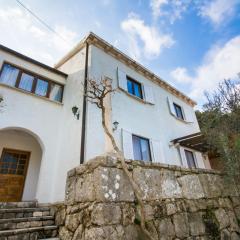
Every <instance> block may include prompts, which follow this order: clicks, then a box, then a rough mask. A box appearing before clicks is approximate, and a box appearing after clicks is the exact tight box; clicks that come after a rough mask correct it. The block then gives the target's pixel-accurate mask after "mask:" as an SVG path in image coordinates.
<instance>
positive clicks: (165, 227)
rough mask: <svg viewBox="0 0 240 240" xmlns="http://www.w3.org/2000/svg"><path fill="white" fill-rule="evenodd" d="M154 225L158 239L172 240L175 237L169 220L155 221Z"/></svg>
mask: <svg viewBox="0 0 240 240" xmlns="http://www.w3.org/2000/svg"><path fill="white" fill-rule="evenodd" d="M156 225H157V230H158V234H159V236H160V239H172V238H173V237H174V236H175V229H174V225H173V224H172V221H171V219H170V218H165V219H162V220H160V221H156Z"/></svg>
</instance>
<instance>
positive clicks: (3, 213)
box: [0, 202, 58, 240]
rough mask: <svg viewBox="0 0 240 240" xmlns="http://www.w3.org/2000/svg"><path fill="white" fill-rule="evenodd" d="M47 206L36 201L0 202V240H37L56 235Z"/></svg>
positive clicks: (55, 228)
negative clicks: (42, 205) (39, 204)
mask: <svg viewBox="0 0 240 240" xmlns="http://www.w3.org/2000/svg"><path fill="white" fill-rule="evenodd" d="M57 230H58V228H57V226H55V222H54V216H53V215H52V214H51V211H50V208H49V207H41V206H38V204H37V202H16V203H14V202H11V203H0V240H37V239H47V238H54V237H56V236H57Z"/></svg>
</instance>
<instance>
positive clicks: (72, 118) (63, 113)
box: [0, 33, 210, 203]
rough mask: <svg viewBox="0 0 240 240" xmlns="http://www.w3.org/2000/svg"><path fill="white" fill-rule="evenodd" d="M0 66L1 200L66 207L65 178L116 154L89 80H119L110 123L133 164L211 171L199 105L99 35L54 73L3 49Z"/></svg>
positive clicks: (115, 84) (110, 103)
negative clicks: (88, 93)
mask: <svg viewBox="0 0 240 240" xmlns="http://www.w3.org/2000/svg"><path fill="white" fill-rule="evenodd" d="M0 67H1V72H0V95H1V96H3V98H4V102H3V103H2V105H3V107H2V108H1V113H0V129H1V130H0V152H1V160H0V201H24V200H34V199H36V200H38V201H39V202H42V203H51V202H56V201H62V200H63V199H64V191H65V181H66V174H67V171H68V170H69V169H71V168H73V167H75V166H77V165H78V164H80V163H83V162H85V161H87V160H88V159H91V158H93V157H94V156H97V155H101V154H104V153H106V152H109V151H111V150H112V146H111V144H110V143H109V141H108V139H107V138H106V136H105V134H104V131H103V129H102V126H101V115H100V111H99V109H98V108H97V107H96V106H95V105H93V104H91V103H89V102H87V101H86V99H85V97H84V94H83V89H84V88H83V86H84V84H86V80H87V79H88V78H94V79H100V78H101V77H107V78H110V79H112V81H113V87H114V88H116V92H115V94H113V95H112V96H111V97H110V98H109V99H108V116H109V117H108V124H109V126H110V128H114V130H113V131H112V133H113V134H114V137H115V139H116V141H117V143H118V145H119V147H120V148H121V149H122V150H123V152H124V155H125V157H126V158H127V159H136V160H143V161H153V162H160V163H167V164H175V165H179V166H184V167H199V168H210V164H209V161H208V158H207V157H206V156H205V155H204V147H203V145H202V143H201V136H200V134H198V133H199V126H198V122H197V119H196V116H195V113H194V109H193V107H194V105H195V102H194V101H193V100H191V99H190V98H189V97H187V96H186V95H184V94H183V93H181V92H180V91H179V90H177V89H175V88H174V87H172V86H171V85H169V84H168V83H167V82H165V81H163V80H162V79H161V78H159V77H158V76H156V75H155V74H153V73H152V72H150V71H149V70H148V69H146V68H145V67H143V66H142V65H140V64H139V63H137V62H135V61H134V60H132V59H131V58H130V57H128V56H127V55H125V54H124V53H122V52H121V51H119V50H118V49H116V48H115V47H113V46H112V45H110V44H108V43H107V42H105V41H104V40H103V39H101V38H100V37H98V36H96V35H95V34H93V33H90V34H89V35H88V36H87V37H86V38H84V39H83V40H82V41H81V42H80V43H79V44H78V45H77V46H76V47H75V48H74V49H73V50H72V51H70V52H69V53H68V54H67V55H66V56H65V57H63V58H62V59H61V60H60V61H59V62H58V63H57V64H56V65H55V67H54V68H52V67H49V66H47V65H45V64H43V63H40V62H38V61H35V60H33V59H31V58H29V57H27V56H24V55H22V54H20V53H17V52H15V51H13V50H11V49H8V48H6V47H4V46H0ZM73 113H75V115H74V114H73ZM113 123H114V124H113ZM117 123H118V124H117Z"/></svg>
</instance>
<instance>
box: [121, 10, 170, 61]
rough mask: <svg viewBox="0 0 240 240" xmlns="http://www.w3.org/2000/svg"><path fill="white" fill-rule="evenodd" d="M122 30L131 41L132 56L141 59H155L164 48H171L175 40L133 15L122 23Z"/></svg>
mask: <svg viewBox="0 0 240 240" xmlns="http://www.w3.org/2000/svg"><path fill="white" fill-rule="evenodd" d="M121 28H122V30H123V31H124V32H125V33H126V36H127V37H128V38H129V41H130V44H129V45H130V46H129V50H130V54H131V56H132V57H134V58H136V59H139V58H141V57H142V56H144V57H146V58H154V57H157V56H159V54H160V53H161V51H162V50H163V49H164V48H170V47H171V46H172V45H173V44H174V40H173V38H172V36H171V35H169V34H161V33H160V32H159V31H158V29H157V28H155V27H153V26H149V25H146V24H145V23H144V21H143V20H142V19H140V18H139V16H137V15H134V14H131V15H129V17H128V18H127V19H126V20H124V21H123V22H122V23H121Z"/></svg>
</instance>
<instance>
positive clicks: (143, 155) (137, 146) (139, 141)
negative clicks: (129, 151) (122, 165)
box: [132, 135, 151, 161]
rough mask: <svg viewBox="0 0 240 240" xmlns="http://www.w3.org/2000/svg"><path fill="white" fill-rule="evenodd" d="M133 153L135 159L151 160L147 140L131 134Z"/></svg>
mask: <svg viewBox="0 0 240 240" xmlns="http://www.w3.org/2000/svg"><path fill="white" fill-rule="evenodd" d="M132 141H133V155H134V159H135V160H143V161H151V153H150V145H149V140H148V139H146V138H142V137H138V136H135V135H132Z"/></svg>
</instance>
